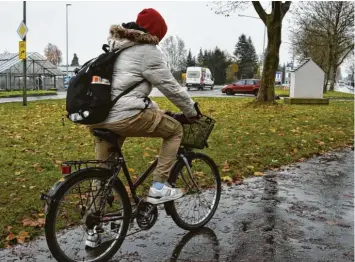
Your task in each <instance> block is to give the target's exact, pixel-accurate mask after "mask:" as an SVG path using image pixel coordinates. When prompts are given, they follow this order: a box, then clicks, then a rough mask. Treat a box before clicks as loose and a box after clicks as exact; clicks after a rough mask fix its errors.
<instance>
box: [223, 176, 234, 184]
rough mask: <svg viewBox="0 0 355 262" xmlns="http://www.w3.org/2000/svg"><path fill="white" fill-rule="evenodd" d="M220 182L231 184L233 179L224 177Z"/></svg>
mask: <svg viewBox="0 0 355 262" xmlns="http://www.w3.org/2000/svg"><path fill="white" fill-rule="evenodd" d="M222 181H223V182H230V183H232V182H233V179H232V178H231V177H229V176H224V177H222Z"/></svg>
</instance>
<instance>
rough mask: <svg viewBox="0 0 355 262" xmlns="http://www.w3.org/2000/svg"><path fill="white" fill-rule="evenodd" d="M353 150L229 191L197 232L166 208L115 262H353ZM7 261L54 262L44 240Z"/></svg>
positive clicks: (0, 255)
mask: <svg viewBox="0 0 355 262" xmlns="http://www.w3.org/2000/svg"><path fill="white" fill-rule="evenodd" d="M353 188H354V152H353V151H352V150H351V149H346V150H342V151H338V152H333V153H330V154H328V155H326V156H324V157H316V158H312V159H310V160H308V161H307V162H303V163H296V164H294V165H292V166H288V167H285V168H283V169H281V171H277V172H269V173H267V175H265V176H264V177H262V178H261V177H258V178H251V179H248V180H247V181H246V182H245V183H244V184H243V185H240V186H232V187H227V186H225V187H224V188H223V192H222V197H221V202H220V206H219V208H218V210H217V212H216V215H215V217H214V218H213V219H212V220H211V222H210V223H209V224H208V225H207V227H208V228H205V229H203V230H201V231H200V232H198V233H197V234H193V233H188V232H186V231H184V230H182V229H179V228H178V227H177V226H176V225H175V224H174V223H173V222H172V220H171V219H170V218H169V217H167V216H166V214H165V211H164V210H163V209H161V208H160V209H159V219H158V222H157V223H156V225H155V226H154V227H153V228H152V229H151V230H150V231H146V232H141V233H138V234H135V235H133V236H129V237H127V238H126V240H125V242H124V244H123V245H122V248H121V249H120V251H119V252H117V254H116V255H115V257H114V258H113V259H112V260H111V262H113V261H115V262H118V261H122V262H131V261H132V262H133V261H142V262H154V261H184V262H187V261H194V262H197V261H204V262H207V261H208V262H211V261H215V262H217V261H223V262H224V261H226V262H228V261H230V262H232V261H233V262H234V261H239V262H242V261H245V262H254V261H255V262H256V261H258V262H259V261H265V262H269V261H271V262H274V261H275V262H278V261H280V262H281V261H283V262H284V261H285V262H286V261H287V262H292V261H295V262H302V261H305V262H309V261H310V262H313V261H314V262H321V261H322V262H327V261H329V262H331V261H332V262H333V261H337V262H343V261H344V262H345V261H353V256H354V252H353V247H354V233H353V231H354V227H353V221H354V213H353V212H354V201H353V198H354V193H353ZM0 261H39V262H41V261H53V258H52V257H51V255H50V254H49V252H48V248H47V245H46V243H45V242H44V241H43V238H40V239H38V240H37V241H36V242H32V243H30V244H27V245H26V246H17V247H15V248H13V249H7V250H0Z"/></svg>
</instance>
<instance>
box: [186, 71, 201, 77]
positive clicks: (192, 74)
mask: <svg viewBox="0 0 355 262" xmlns="http://www.w3.org/2000/svg"><path fill="white" fill-rule="evenodd" d="M187 77H188V78H199V77H200V72H199V71H188V72H187Z"/></svg>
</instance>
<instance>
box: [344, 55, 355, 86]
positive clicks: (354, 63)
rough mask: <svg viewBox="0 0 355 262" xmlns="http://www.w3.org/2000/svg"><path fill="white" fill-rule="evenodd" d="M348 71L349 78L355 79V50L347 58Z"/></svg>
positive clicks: (350, 79)
mask: <svg viewBox="0 0 355 262" xmlns="http://www.w3.org/2000/svg"><path fill="white" fill-rule="evenodd" d="M346 60H347V61H346V73H347V74H348V77H347V80H349V81H354V70H355V55H354V51H353V52H351V53H350V55H349V56H348V58H347V59H346Z"/></svg>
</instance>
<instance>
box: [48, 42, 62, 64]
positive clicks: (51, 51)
mask: <svg viewBox="0 0 355 262" xmlns="http://www.w3.org/2000/svg"><path fill="white" fill-rule="evenodd" d="M44 55H45V56H46V58H47V59H48V60H49V62H51V63H52V64H54V65H56V66H59V64H60V63H61V62H62V51H60V49H59V48H58V47H57V46H56V45H53V44H51V43H48V45H46V47H45V48H44Z"/></svg>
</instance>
